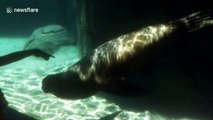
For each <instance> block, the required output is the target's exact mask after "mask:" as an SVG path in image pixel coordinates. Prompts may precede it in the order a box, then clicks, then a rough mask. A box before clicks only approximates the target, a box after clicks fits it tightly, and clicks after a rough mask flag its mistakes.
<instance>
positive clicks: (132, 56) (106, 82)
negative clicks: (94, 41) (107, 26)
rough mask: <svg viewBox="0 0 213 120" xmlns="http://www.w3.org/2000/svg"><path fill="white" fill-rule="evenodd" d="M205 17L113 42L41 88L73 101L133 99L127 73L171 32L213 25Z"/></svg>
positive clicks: (196, 16)
mask: <svg viewBox="0 0 213 120" xmlns="http://www.w3.org/2000/svg"><path fill="white" fill-rule="evenodd" d="M206 16H207V17H208V14H204V13H202V12H198V13H195V14H192V15H190V16H188V17H185V18H182V19H179V20H177V21H172V22H169V23H167V24H159V25H154V26H148V27H146V28H143V29H140V30H138V31H135V32H132V33H129V34H126V35H122V36H120V37H117V38H115V39H113V40H110V41H108V42H106V43H104V44H102V45H100V46H99V47H97V48H96V49H94V50H93V51H91V52H90V53H88V54H87V55H85V56H84V57H83V58H82V59H81V60H80V61H78V62H77V63H75V64H74V65H72V66H70V67H69V68H68V69H67V71H65V72H62V73H59V74H55V75H49V76H47V77H46V78H45V79H44V80H43V83H42V89H43V90H44V92H50V93H53V94H54V95H56V96H58V97H62V98H71V99H79V98H86V97H89V96H91V95H93V94H94V93H96V92H98V91H100V90H102V91H106V92H110V93H113V94H116V95H120V96H134V94H129V93H134V92H135V91H139V90H140V88H138V87H137V86H135V85H133V84H131V83H129V82H128V81H127V80H126V75H127V73H128V72H129V71H131V70H132V69H134V68H135V67H138V66H140V65H142V64H143V62H144V61H145V60H146V59H147V58H149V57H150V56H151V55H152V53H153V52H154V51H156V50H157V49H156V48H157V47H160V46H161V45H162V44H163V43H164V42H166V41H165V40H166V39H167V38H168V37H169V36H171V35H172V33H175V32H177V31H179V30H180V31H193V30H196V29H199V28H202V27H204V26H206V25H210V24H213V23H212V21H206V20H209V18H208V19H206ZM204 21H205V22H204ZM65 88H66V89H65Z"/></svg>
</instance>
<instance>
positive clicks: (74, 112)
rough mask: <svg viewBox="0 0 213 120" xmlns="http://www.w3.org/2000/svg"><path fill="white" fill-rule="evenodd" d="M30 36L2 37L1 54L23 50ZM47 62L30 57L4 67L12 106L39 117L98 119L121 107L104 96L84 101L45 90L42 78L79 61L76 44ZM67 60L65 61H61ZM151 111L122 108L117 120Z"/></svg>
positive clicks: (134, 119) (133, 119)
mask: <svg viewBox="0 0 213 120" xmlns="http://www.w3.org/2000/svg"><path fill="white" fill-rule="evenodd" d="M25 40H26V38H0V51H1V53H0V56H2V55H6V54H8V53H11V52H14V51H19V50H22V48H23V45H24V42H25ZM54 56H55V58H51V59H50V60H49V61H45V60H43V59H41V58H35V57H28V58H25V59H23V60H21V61H18V62H15V63H12V64H9V65H6V66H3V67H1V68H0V81H1V82H0V88H1V89H2V91H3V93H4V94H5V97H6V99H7V101H8V102H9V107H11V108H13V109H15V110H17V111H19V112H21V113H23V114H26V115H29V116H31V117H33V118H35V119H38V120H96V119H99V118H101V117H104V116H106V115H108V114H111V113H113V112H116V111H119V110H121V109H120V108H119V106H117V105H115V104H113V103H109V102H107V100H105V99H104V98H100V97H96V96H92V97H89V98H87V99H83V100H63V99H59V98H57V97H55V96H53V95H51V94H45V93H43V92H42V90H41V80H42V79H43V78H44V77H45V76H47V75H48V74H53V73H57V72H60V71H63V70H64V69H66V67H67V66H69V65H71V64H73V63H75V62H76V61H78V60H79V58H80V55H79V50H78V48H77V47H75V46H71V47H63V48H61V49H60V50H58V51H57V52H56V53H55V54H54ZM61 61H63V62H61ZM149 117H150V113H149V112H148V111H144V112H141V113H134V112H131V111H122V113H120V114H119V115H118V116H117V117H116V120H124V119H125V120H142V119H144V120H148V118H149Z"/></svg>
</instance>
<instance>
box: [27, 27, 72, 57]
mask: <svg viewBox="0 0 213 120" xmlns="http://www.w3.org/2000/svg"><path fill="white" fill-rule="evenodd" d="M73 43H74V41H73V40H72V39H71V38H70V36H69V35H68V32H67V30H66V29H65V28H64V27H62V26H60V25H47V26H44V27H40V28H37V29H35V30H34V31H33V33H32V35H31V36H30V38H29V39H28V40H27V42H26V43H25V45H24V49H25V50H27V49H33V48H39V49H41V50H43V51H45V52H47V53H51V54H53V53H54V52H56V51H57V50H58V49H59V48H60V47H61V46H65V45H71V44H73Z"/></svg>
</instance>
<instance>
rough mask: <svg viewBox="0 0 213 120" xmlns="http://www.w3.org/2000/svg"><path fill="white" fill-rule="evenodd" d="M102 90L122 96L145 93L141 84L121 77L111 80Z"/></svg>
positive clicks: (135, 95)
mask: <svg viewBox="0 0 213 120" xmlns="http://www.w3.org/2000/svg"><path fill="white" fill-rule="evenodd" d="M103 91H104V92H107V93H111V94H114V95H118V96H122V97H139V96H143V95H144V94H145V93H144V91H143V89H142V87H141V86H138V85H136V84H133V83H131V82H129V81H127V80H122V79H119V80H113V82H112V83H110V84H108V85H107V86H105V87H104V90H103Z"/></svg>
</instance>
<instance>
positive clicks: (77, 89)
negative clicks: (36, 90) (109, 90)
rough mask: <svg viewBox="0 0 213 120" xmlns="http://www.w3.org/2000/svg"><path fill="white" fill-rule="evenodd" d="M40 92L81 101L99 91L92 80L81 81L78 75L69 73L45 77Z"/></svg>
mask: <svg viewBox="0 0 213 120" xmlns="http://www.w3.org/2000/svg"><path fill="white" fill-rule="evenodd" d="M42 90H43V91H44V92H45V93H52V94H53V95H55V96H57V97H59V98H64V99H83V98H87V97H89V96H92V95H93V94H95V93H96V92H98V91H99V89H98V85H97V83H95V82H93V81H92V80H87V81H81V79H80V78H79V76H78V74H76V73H72V72H70V71H68V72H63V73H58V74H52V75H48V76H47V77H45V78H44V79H43V81H42Z"/></svg>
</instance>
